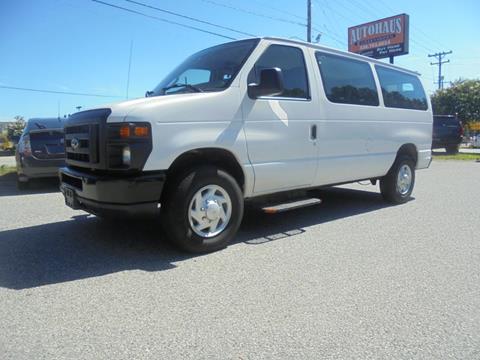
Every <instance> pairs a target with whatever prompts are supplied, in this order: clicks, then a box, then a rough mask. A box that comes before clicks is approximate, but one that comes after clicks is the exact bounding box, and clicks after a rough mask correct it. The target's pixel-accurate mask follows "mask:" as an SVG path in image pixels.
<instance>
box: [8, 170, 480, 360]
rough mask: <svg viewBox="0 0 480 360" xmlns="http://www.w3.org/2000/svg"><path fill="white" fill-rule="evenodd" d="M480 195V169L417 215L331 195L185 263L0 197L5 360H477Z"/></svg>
mask: <svg viewBox="0 0 480 360" xmlns="http://www.w3.org/2000/svg"><path fill="white" fill-rule="evenodd" d="M479 185H480V164H479V163H474V162H465V161H463V162H456V161H448V162H447V161H435V162H434V163H433V164H432V166H431V168H430V169H429V170H424V171H420V172H418V173H417V184H416V189H415V191H414V199H413V200H412V201H410V202H408V203H407V204H404V205H401V206H395V207H390V206H387V205H386V204H385V203H383V202H382V200H381V198H380V196H379V194H378V192H377V188H376V187H373V186H361V185H358V184H357V185H349V186H345V187H341V188H335V189H331V190H328V191H322V192H321V196H322V198H323V199H324V202H323V203H322V204H321V205H318V206H314V207H310V208H305V209H301V210H295V211H291V212H288V213H284V214H278V215H259V214H258V213H256V212H254V211H251V210H250V211H248V212H247V216H246V219H245V221H244V223H243V225H242V227H241V231H240V233H239V235H238V237H237V239H236V241H235V243H234V244H232V245H231V246H230V247H228V248H227V249H225V250H223V251H219V252H217V253H213V254H209V255H204V256H189V255H185V254H182V253H179V252H177V251H176V250H175V249H173V248H171V247H170V246H169V245H167V244H165V243H164V242H163V241H158V235H156V233H157V229H158V226H157V225H156V224H155V222H152V221H123V222H104V221H100V220H99V219H97V218H95V217H93V216H87V215H86V214H85V213H83V212H80V211H73V210H70V209H68V208H66V207H65V206H64V205H63V200H62V198H61V196H60V194H59V193H58V192H56V184H52V183H41V184H39V185H38V188H37V189H34V190H31V191H29V192H27V193H21V194H20V193H19V192H18V191H17V190H16V189H15V185H14V183H7V182H3V183H0V319H1V321H0V334H2V335H1V336H0V358H2V359H15V360H20V359H176V358H187V359H258V358H267V359H268V358H270V359H273V358H275V359H278V358H284V359H305V358H309V359H318V358H325V359H367V358H368V359H480V221H479V218H480V216H479V211H480V206H479V205H480V191H479Z"/></svg>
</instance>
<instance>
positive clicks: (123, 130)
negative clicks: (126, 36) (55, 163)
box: [120, 125, 130, 138]
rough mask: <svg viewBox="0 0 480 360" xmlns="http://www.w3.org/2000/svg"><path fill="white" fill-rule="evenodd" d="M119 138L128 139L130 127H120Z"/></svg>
mask: <svg viewBox="0 0 480 360" xmlns="http://www.w3.org/2000/svg"><path fill="white" fill-rule="evenodd" d="M120 137H121V138H128V137H130V126H128V125H126V126H122V127H121V128H120Z"/></svg>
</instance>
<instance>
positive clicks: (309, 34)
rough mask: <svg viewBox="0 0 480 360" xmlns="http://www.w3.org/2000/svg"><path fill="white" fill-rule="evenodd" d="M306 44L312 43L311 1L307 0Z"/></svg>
mask: <svg viewBox="0 0 480 360" xmlns="http://www.w3.org/2000/svg"><path fill="white" fill-rule="evenodd" d="M307 42H309V43H311V42H312V0H307Z"/></svg>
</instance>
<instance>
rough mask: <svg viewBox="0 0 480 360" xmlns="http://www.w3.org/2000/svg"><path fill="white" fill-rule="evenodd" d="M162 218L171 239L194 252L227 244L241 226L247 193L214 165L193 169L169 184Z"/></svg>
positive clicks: (212, 249) (206, 251)
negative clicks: (243, 192) (244, 196)
mask: <svg viewBox="0 0 480 360" xmlns="http://www.w3.org/2000/svg"><path fill="white" fill-rule="evenodd" d="M165 191H166V192H167V193H166V194H164V197H163V199H162V204H161V221H162V226H163V228H164V230H165V233H166V235H167V238H168V240H169V241H171V242H173V243H174V244H175V245H176V246H178V247H180V248H181V249H183V250H186V251H188V252H192V253H208V252H212V251H216V250H220V249H223V248H224V247H226V246H227V245H228V244H229V243H230V242H231V240H232V239H233V238H234V236H235V234H236V233H237V231H238V228H239V227H240V223H241V221H242V217H243V195H242V191H241V189H240V187H239V185H238V183H237V182H236V181H235V179H234V178H233V177H232V176H231V175H230V174H228V173H227V172H225V171H223V170H221V169H218V168H215V167H213V166H202V167H198V168H196V169H193V170H191V171H190V172H188V173H186V174H185V175H183V176H179V178H178V180H177V181H175V182H174V183H173V184H169V186H167V187H166V189H165Z"/></svg>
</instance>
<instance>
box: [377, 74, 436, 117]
mask: <svg viewBox="0 0 480 360" xmlns="http://www.w3.org/2000/svg"><path fill="white" fill-rule="evenodd" d="M375 69H376V71H377V75H378V79H379V80H380V86H381V87H382V95H383V102H384V103H385V106H386V107H392V108H400V109H414V110H427V109H428V103H427V97H426V96H425V91H424V90H423V86H422V84H421V82H420V80H419V79H418V77H416V76H414V75H410V74H406V73H403V72H401V71H397V70H393V69H388V68H385V67H383V66H379V65H375Z"/></svg>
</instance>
